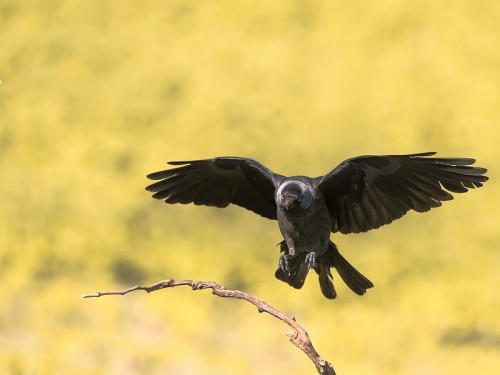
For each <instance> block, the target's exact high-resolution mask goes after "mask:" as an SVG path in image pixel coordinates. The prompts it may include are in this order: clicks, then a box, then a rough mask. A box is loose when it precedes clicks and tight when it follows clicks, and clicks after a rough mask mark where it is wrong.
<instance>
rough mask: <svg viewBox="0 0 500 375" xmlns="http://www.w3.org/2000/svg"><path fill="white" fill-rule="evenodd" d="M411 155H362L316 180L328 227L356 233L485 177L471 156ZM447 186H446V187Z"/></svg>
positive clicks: (423, 207)
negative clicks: (323, 201) (474, 164)
mask: <svg viewBox="0 0 500 375" xmlns="http://www.w3.org/2000/svg"><path fill="white" fill-rule="evenodd" d="M434 154H435V153H434V152H426V153H421V154H412V155H388V156H360V157H356V158H352V159H348V160H346V161H344V162H343V163H341V164H340V165H339V166H338V167H337V168H335V169H334V170H332V171H331V172H330V173H328V174H327V175H325V176H322V177H317V178H315V179H314V181H315V185H316V187H317V188H318V189H319V190H320V191H321V192H322V194H323V196H324V198H325V202H326V205H327V207H328V210H329V212H330V217H331V219H332V232H337V231H339V232H341V233H357V232H366V231H367V230H370V229H374V228H378V227H380V226H381V225H384V224H389V223H390V222H392V221H393V220H396V219H399V218H400V217H401V216H403V215H404V214H405V213H406V212H408V211H409V210H415V211H418V212H425V211H428V210H430V209H431V208H432V207H438V206H441V201H447V200H450V199H453V196H452V195H451V194H450V193H449V192H448V191H451V192H453V193H464V192H466V191H467V189H469V188H477V187H480V186H482V184H483V182H485V181H487V180H488V177H486V176H485V175H484V173H486V169H485V168H480V167H473V166H471V165H472V164H473V163H474V162H475V160H474V159H470V158H431V157H429V156H432V155H434ZM447 190H448V191H447Z"/></svg>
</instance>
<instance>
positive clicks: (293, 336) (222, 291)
mask: <svg viewBox="0 0 500 375" xmlns="http://www.w3.org/2000/svg"><path fill="white" fill-rule="evenodd" d="M180 285H188V286H190V287H191V289H192V290H201V289H212V294H214V295H216V296H219V297H229V298H237V299H243V300H245V301H247V302H250V303H251V304H252V305H254V306H256V307H257V310H258V312H266V313H268V314H270V315H272V316H274V317H275V318H277V319H279V320H281V321H283V322H284V323H286V324H288V325H289V326H290V327H291V328H292V329H293V330H294V332H289V333H287V336H288V338H289V340H290V341H291V342H292V343H293V344H294V345H295V346H297V347H298V348H299V349H300V350H302V351H303V352H304V353H306V354H307V356H308V357H309V358H310V359H311V361H313V363H314V365H315V366H316V370H317V371H318V373H319V374H322V375H335V371H334V369H333V366H332V365H331V363H330V362H328V361H326V360H325V359H323V358H322V357H321V356H320V355H319V354H318V352H317V351H316V349H314V346H313V344H312V342H311V340H310V339H309V335H308V333H307V332H306V330H305V329H304V328H302V326H301V325H300V324H299V323H297V321H296V320H295V318H294V317H291V316H289V315H286V314H284V313H282V312H281V311H279V310H277V309H276V308H274V307H272V306H270V305H269V304H268V303H267V302H265V301H262V300H260V299H258V298H257V297H255V296H254V295H252V294H249V293H246V292H242V291H239V290H229V289H226V288H225V287H224V286H222V285H220V284H217V283H216V282H214V281H192V280H178V281H176V280H173V279H166V280H162V281H159V282H157V283H155V284H152V285H149V286H140V285H136V286H134V287H132V288H129V289H124V290H118V291H111V292H96V293H94V294H84V295H83V296H82V298H94V297H101V296H109V295H124V294H127V293H130V292H134V291H136V290H144V291H146V292H148V293H151V292H154V291H156V290H160V289H165V288H173V287H176V286H180Z"/></svg>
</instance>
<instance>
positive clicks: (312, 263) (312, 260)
mask: <svg viewBox="0 0 500 375" xmlns="http://www.w3.org/2000/svg"><path fill="white" fill-rule="evenodd" d="M304 262H305V263H307V269H309V270H310V269H311V268H316V253H314V252H311V253H308V254H307V255H306V257H305V258H304Z"/></svg>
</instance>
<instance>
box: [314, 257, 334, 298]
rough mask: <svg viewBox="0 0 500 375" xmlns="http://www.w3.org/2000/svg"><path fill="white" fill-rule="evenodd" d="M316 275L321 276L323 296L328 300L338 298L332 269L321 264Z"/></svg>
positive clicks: (320, 283) (320, 282)
mask: <svg viewBox="0 0 500 375" xmlns="http://www.w3.org/2000/svg"><path fill="white" fill-rule="evenodd" d="M316 273H317V274H318V276H319V277H318V278H319V286H320V288H321V292H322V293H323V295H324V296H325V297H326V298H328V299H334V298H335V297H337V292H336V291H335V288H334V286H333V276H332V274H331V272H330V267H329V266H328V265H327V264H325V263H323V262H319V263H318V267H317V269H316Z"/></svg>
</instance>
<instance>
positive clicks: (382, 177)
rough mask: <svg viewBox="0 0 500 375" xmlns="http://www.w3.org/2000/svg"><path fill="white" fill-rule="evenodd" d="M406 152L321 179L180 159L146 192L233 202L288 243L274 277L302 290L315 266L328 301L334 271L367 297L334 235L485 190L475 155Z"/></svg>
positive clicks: (243, 161) (356, 163)
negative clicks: (272, 223) (274, 226)
mask: <svg viewBox="0 0 500 375" xmlns="http://www.w3.org/2000/svg"><path fill="white" fill-rule="evenodd" d="M434 154H435V153H434V152H426V153H419V154H409V155H386V156H372V155H370V156H359V157H355V158H351V159H347V160H345V161H344V162H342V163H341V164H340V165H338V166H337V167H336V168H335V169H333V170H332V171H331V172H329V173H327V174H326V175H324V176H320V177H315V178H310V177H306V176H292V177H285V176H283V175H280V174H277V173H274V172H272V171H271V170H270V169H268V168H266V167H265V166H264V165H262V164H260V163H259V162H257V161H255V160H252V159H248V158H240V157H216V158H213V159H205V160H192V161H175V162H170V163H169V164H170V165H172V166H175V167H174V168H171V169H167V170H164V171H159V172H155V173H151V174H149V175H148V178H150V179H152V180H158V181H157V182H155V183H153V184H151V185H149V186H148V187H146V189H147V190H148V191H150V192H153V193H154V194H153V198H156V199H163V200H165V202H167V203H182V204H187V203H194V204H196V205H206V206H215V207H226V206H228V205H229V204H231V203H232V204H236V205H238V206H241V207H244V208H246V209H248V210H250V211H253V212H255V213H256V214H259V215H261V216H263V217H266V218H268V219H273V220H277V221H278V225H279V228H280V231H281V234H282V235H283V238H284V240H283V241H282V242H281V243H280V246H281V247H280V249H281V251H282V252H283V255H281V257H280V259H279V265H278V269H277V271H276V273H275V276H276V277H277V278H278V279H280V280H282V281H284V282H286V283H288V284H289V285H291V286H292V287H294V288H301V287H302V285H303V284H304V281H305V278H306V276H307V273H308V272H309V270H310V269H314V270H315V271H316V273H317V274H318V276H319V283H320V287H321V291H322V292H323V294H324V296H325V297H327V298H329V299H333V298H335V297H336V295H337V294H336V291H335V288H334V286H333V277H332V274H331V272H330V269H331V268H332V267H333V268H335V269H336V270H337V272H338V273H339V275H340V277H341V278H342V279H343V280H344V282H345V283H346V284H347V286H348V287H349V288H350V289H351V290H352V291H354V292H355V293H357V294H359V295H362V294H364V293H365V292H366V289H368V288H371V287H373V284H372V283H371V281H370V280H368V279H367V278H366V277H365V276H363V275H362V274H361V273H360V272H358V271H357V270H356V269H355V268H354V267H353V266H352V265H351V264H350V263H349V262H347V260H346V259H345V258H344V257H343V256H342V255H340V253H339V251H338V249H337V246H336V245H335V244H334V243H333V242H331V241H330V233H331V232H341V233H344V234H347V233H359V232H366V231H368V230H370V229H375V228H378V227H380V226H382V225H385V224H389V223H391V222H392V221H393V220H396V219H399V218H400V217H402V216H403V215H404V214H405V213H406V212H408V211H409V210H415V211H418V212H425V211H428V210H430V209H431V208H433V207H439V206H441V202H442V201H446V200H451V199H453V196H452V195H451V194H450V192H452V193H464V192H466V191H467V190H468V189H470V188H478V187H481V186H482V184H483V183H484V182H485V181H487V180H488V177H486V176H485V173H486V169H485V168H480V167H475V166H472V164H474V162H475V160H474V159H470V158H438V157H431V156H433V155H434Z"/></svg>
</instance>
